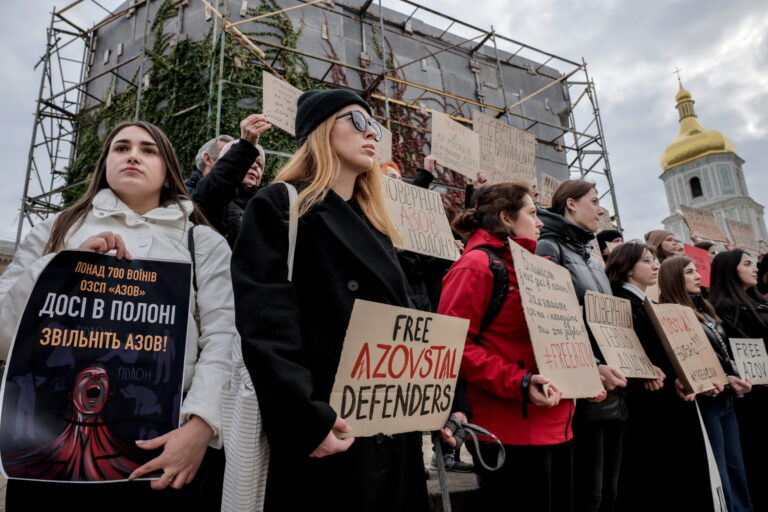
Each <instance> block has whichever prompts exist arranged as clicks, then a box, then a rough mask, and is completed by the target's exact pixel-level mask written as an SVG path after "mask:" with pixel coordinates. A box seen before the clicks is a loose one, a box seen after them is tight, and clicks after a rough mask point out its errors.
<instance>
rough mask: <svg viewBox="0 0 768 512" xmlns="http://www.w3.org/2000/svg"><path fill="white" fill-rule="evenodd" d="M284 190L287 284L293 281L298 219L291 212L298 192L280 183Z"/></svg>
mask: <svg viewBox="0 0 768 512" xmlns="http://www.w3.org/2000/svg"><path fill="white" fill-rule="evenodd" d="M280 183H282V184H283V185H285V188H286V189H288V212H289V213H288V261H287V264H288V282H290V281H292V280H293V256H294V254H295V253H296V236H297V235H298V232H299V219H298V218H296V212H294V210H293V206H294V205H295V204H296V198H297V197H298V192H297V191H296V187H294V186H293V185H291V184H290V183H287V182H285V181H281V182H280Z"/></svg>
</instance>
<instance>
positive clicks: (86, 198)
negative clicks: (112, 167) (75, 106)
mask: <svg viewBox="0 0 768 512" xmlns="http://www.w3.org/2000/svg"><path fill="white" fill-rule="evenodd" d="M129 126H138V127H139V128H142V129H144V130H146V131H147V133H149V135H150V137H152V140H153V141H154V142H155V143H156V144H157V148H158V152H159V153H160V158H162V160H163V163H164V164H165V178H166V180H167V183H168V186H167V187H165V186H164V187H163V188H162V189H161V190H160V206H167V205H168V204H171V203H173V204H176V205H178V206H179V208H181V201H182V200H183V199H189V197H188V195H187V189H186V187H185V186H184V178H183V177H182V175H181V166H180V165H179V159H178V158H176V151H174V149H173V145H172V144H171V141H170V140H168V137H166V135H165V133H163V131H162V130H161V129H160V128H158V127H157V126H155V125H153V124H152V123H148V122H146V121H128V122H124V123H120V124H118V125H117V126H115V127H114V128H113V129H112V131H111V132H110V133H109V135H108V136H107V139H106V141H105V142H104V147H103V148H102V150H101V155H99V160H98V161H97V162H96V169H95V170H94V172H93V176H91V181H90V183H89V185H88V189H87V190H86V191H85V193H84V194H83V196H82V197H81V198H80V199H78V200H77V202H75V204H73V205H72V206H70V207H69V208H67V209H66V210H64V211H62V212H61V213H60V214H59V215H58V217H56V220H55V221H54V223H53V229H52V230H51V236H50V238H49V239H48V243H46V244H45V249H44V253H45V254H48V253H52V252H57V251H59V250H61V248H62V247H63V246H64V237H65V236H66V235H67V233H68V232H69V231H70V229H72V227H73V226H75V225H77V227H80V226H81V225H82V223H83V222H84V221H85V216H86V214H87V213H88V211H89V210H90V209H91V203H92V202H93V198H94V197H96V194H98V193H99V191H100V190H102V189H105V188H109V184H108V183H107V156H108V155H109V148H110V146H111V145H112V141H113V140H114V138H115V136H116V135H117V134H118V132H119V131H120V130H122V129H123V128H127V127H129ZM193 208H194V210H193V212H192V215H190V217H189V218H190V220H191V221H192V223H193V224H205V225H207V224H208V222H207V221H206V220H205V216H203V214H202V213H201V212H200V210H199V209H198V208H197V206H194V204H193Z"/></svg>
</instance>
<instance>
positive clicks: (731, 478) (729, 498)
mask: <svg viewBox="0 0 768 512" xmlns="http://www.w3.org/2000/svg"><path fill="white" fill-rule="evenodd" d="M659 288H660V292H661V293H660V294H659V302H660V303H662V304H679V305H681V306H687V307H690V308H691V309H692V310H693V312H694V314H695V315H696V318H697V319H698V320H699V323H700V324H701V327H702V329H703V331H704V334H705V335H706V337H707V340H708V341H709V344H710V345H711V346H712V350H714V352H715V355H716V356H717V359H718V361H719V362H720V365H721V366H722V367H723V371H724V372H725V375H726V377H727V382H721V383H720V384H721V385H722V386H724V388H723V387H722V386H721V387H719V389H718V384H717V383H715V388H716V389H715V391H714V392H704V393H699V394H691V395H685V396H684V398H685V400H694V399H695V400H696V403H697V404H698V406H699V410H700V412H701V417H702V420H703V422H704V426H705V427H706V432H707V437H708V438H709V443H710V445H711V447H712V453H713V454H714V457H715V461H716V462H717V469H718V471H719V473H720V480H721V482H722V489H723V494H724V496H725V501H726V504H727V509H728V510H729V511H731V512H748V511H749V510H751V507H750V497H749V489H748V485H747V475H746V470H745V466H744V458H743V456H742V450H741V442H740V439H739V425H738V420H737V417H736V411H735V408H734V407H735V405H734V402H735V400H741V399H742V398H739V397H740V396H741V395H744V394H748V393H749V391H750V390H751V388H752V385H751V383H750V382H749V380H748V379H742V378H740V377H739V376H738V374H737V373H736V371H735V368H734V366H735V365H734V363H733V354H732V353H731V348H730V347H729V341H728V334H726V332H725V329H724V327H723V323H722V320H721V319H720V318H719V317H718V316H717V313H716V311H715V308H714V307H713V306H712V304H710V303H709V301H707V300H706V299H704V298H703V297H702V296H701V275H700V274H699V273H698V271H697V270H696V264H695V263H694V262H693V260H691V259H690V258H688V257H686V256H673V257H672V258H668V259H666V260H664V263H662V264H661V268H660V269H659ZM723 389H724V390H723ZM721 390H722V392H719V391H721Z"/></svg>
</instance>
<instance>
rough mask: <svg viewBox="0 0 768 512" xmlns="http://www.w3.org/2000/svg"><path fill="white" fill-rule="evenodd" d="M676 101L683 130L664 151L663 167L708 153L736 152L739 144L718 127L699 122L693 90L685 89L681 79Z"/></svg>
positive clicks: (673, 165) (662, 157)
mask: <svg viewBox="0 0 768 512" xmlns="http://www.w3.org/2000/svg"><path fill="white" fill-rule="evenodd" d="M675 101H676V102H677V105H675V108H677V111H678V112H679V113H680V133H678V134H677V138H676V139H675V140H674V141H672V143H671V144H670V145H669V146H667V149H665V150H664V153H663V154H662V155H661V168H662V169H664V170H665V171H666V170H667V169H669V168H670V167H675V166H677V165H680V164H683V163H686V162H690V161H691V160H693V159H695V158H699V157H701V156H705V155H711V154H715V153H736V147H735V146H734V145H733V143H732V142H731V141H730V140H728V138H727V137H726V136H725V135H723V134H722V133H720V132H719V131H717V130H707V129H706V128H704V127H703V126H701V125H700V124H699V121H698V120H697V119H696V112H694V110H693V104H694V101H693V98H692V97H691V93H690V92H688V91H687V90H685V89H683V84H682V83H680V89H679V90H678V91H677V94H676V95H675Z"/></svg>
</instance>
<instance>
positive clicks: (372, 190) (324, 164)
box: [275, 116, 402, 245]
mask: <svg viewBox="0 0 768 512" xmlns="http://www.w3.org/2000/svg"><path fill="white" fill-rule="evenodd" d="M335 121H336V119H335V116H331V117H329V118H328V119H326V120H325V121H323V122H322V123H320V124H319V125H318V126H317V128H315V129H314V130H312V132H311V133H310V134H309V136H307V139H306V140H305V141H304V143H303V144H302V145H301V146H300V147H299V149H298V150H297V151H296V153H294V154H293V157H291V159H290V160H288V162H287V163H286V164H285V165H284V166H283V168H282V169H280V172H278V173H277V176H275V181H285V182H288V183H297V182H306V183H308V186H307V187H306V188H304V190H302V191H301V192H300V193H299V195H298V198H297V200H296V204H295V205H294V206H293V208H292V210H291V213H292V214H294V215H296V218H301V216H302V215H304V214H306V213H307V212H308V211H310V210H311V209H312V208H313V207H314V206H315V205H316V204H318V203H320V202H322V201H323V199H325V196H326V195H327V194H328V191H329V190H330V189H331V187H332V185H333V183H334V181H335V180H336V177H337V176H338V174H339V159H338V157H337V156H336V153H334V151H333V150H332V149H331V130H332V129H333V124H334V123H335ZM382 181H383V178H382V177H381V169H380V168H379V164H378V162H377V161H376V159H375V158H374V161H373V166H372V167H371V168H370V169H369V170H368V171H367V172H364V173H362V174H360V175H359V176H358V177H357V180H356V181H355V189H354V191H353V193H352V197H353V198H355V199H356V200H357V202H358V204H359V205H360V208H361V209H362V210H363V213H364V214H365V216H366V217H367V218H368V221H369V222H370V223H371V224H372V225H373V227H374V228H376V229H377V230H379V231H380V232H381V233H383V234H384V235H386V236H387V237H388V238H389V239H390V240H391V241H392V243H393V244H395V245H399V244H400V243H401V242H402V239H401V237H400V234H399V233H398V232H397V228H396V227H395V224H394V223H393V222H392V218H391V217H390V216H389V209H388V208H387V204H386V202H385V200H384V187H383V184H382Z"/></svg>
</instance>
